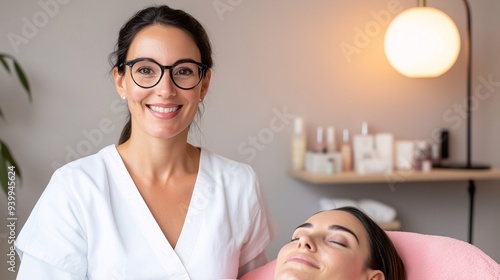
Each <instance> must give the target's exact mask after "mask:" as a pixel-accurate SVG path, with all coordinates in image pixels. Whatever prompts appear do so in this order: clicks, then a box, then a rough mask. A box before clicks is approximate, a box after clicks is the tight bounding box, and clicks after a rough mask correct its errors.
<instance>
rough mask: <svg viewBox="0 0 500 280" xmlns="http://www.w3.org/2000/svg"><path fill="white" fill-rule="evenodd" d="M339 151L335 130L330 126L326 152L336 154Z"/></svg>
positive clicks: (327, 131)
mask: <svg viewBox="0 0 500 280" xmlns="http://www.w3.org/2000/svg"><path fill="white" fill-rule="evenodd" d="M336 151H337V143H336V141H335V128H334V127H333V126H329V127H327V128H326V152H327V153H329V154H330V153H335V152H336Z"/></svg>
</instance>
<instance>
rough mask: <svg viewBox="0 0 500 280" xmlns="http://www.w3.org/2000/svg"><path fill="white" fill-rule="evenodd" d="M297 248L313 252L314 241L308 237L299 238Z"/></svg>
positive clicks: (314, 247)
mask: <svg viewBox="0 0 500 280" xmlns="http://www.w3.org/2000/svg"><path fill="white" fill-rule="evenodd" d="M297 248H298V249H303V250H308V251H315V250H316V246H315V244H314V241H313V240H312V238H311V237H309V236H303V237H301V238H299V242H298V243H297Z"/></svg>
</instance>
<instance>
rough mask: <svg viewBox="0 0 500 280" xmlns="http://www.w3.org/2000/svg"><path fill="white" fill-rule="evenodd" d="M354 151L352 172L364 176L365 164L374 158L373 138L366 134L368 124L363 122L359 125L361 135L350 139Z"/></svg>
mask: <svg viewBox="0 0 500 280" xmlns="http://www.w3.org/2000/svg"><path fill="white" fill-rule="evenodd" d="M352 141H353V149H354V170H355V171H356V172H357V173H360V174H364V173H366V170H365V166H364V164H365V162H366V161H369V160H371V159H372V158H373V156H374V140H373V136H372V135H369V134H368V123H367V122H363V123H362V125H361V134H358V135H355V136H354V137H353V139H352Z"/></svg>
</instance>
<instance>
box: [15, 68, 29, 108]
mask: <svg viewBox="0 0 500 280" xmlns="http://www.w3.org/2000/svg"><path fill="white" fill-rule="evenodd" d="M14 67H15V68H16V73H17V76H18V77H19V81H20V82H21V84H22V85H23V87H24V89H25V90H26V92H27V93H28V98H29V100H30V102H31V90H30V84H29V82H28V78H27V77H26V74H24V71H23V69H22V68H21V65H19V63H17V61H16V60H14Z"/></svg>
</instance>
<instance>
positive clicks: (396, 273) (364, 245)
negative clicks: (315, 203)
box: [274, 207, 406, 280]
mask: <svg viewBox="0 0 500 280" xmlns="http://www.w3.org/2000/svg"><path fill="white" fill-rule="evenodd" d="M274 279H275V280H285V279H314V280H322V279H325V280H326V279H328V280H331V279H342V280H344V279H345V280H347V279H349V280H352V279H360V280H361V279H363V280H405V279H406V271H405V267H404V263H403V261H402V260H401V258H400V257H399V255H398V253H397V251H396V249H395V247H394V245H393V244H392V242H391V240H390V239H389V237H388V236H387V235H386V233H385V232H384V231H383V230H382V229H381V228H380V227H379V226H378V225H377V224H376V223H375V222H373V220H371V219H370V218H369V217H368V216H367V215H366V214H364V213H363V212H361V211H360V210H358V209H356V208H353V207H342V208H337V209H334V210H330V211H324V212H320V213H317V214H315V215H313V216H312V217H310V218H309V219H308V220H307V221H306V222H305V223H304V224H302V225H300V226H298V227H297V228H296V229H295V232H294V233H293V235H292V239H291V241H290V243H288V244H286V245H285V246H283V247H282V248H281V250H280V252H279V254H278V258H277V261H276V270H275V275H274Z"/></svg>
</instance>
